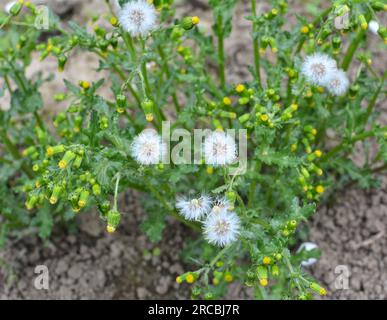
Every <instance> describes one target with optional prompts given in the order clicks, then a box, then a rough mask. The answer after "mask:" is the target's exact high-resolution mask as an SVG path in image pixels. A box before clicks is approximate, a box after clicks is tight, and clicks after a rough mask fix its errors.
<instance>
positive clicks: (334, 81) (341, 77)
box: [325, 70, 349, 96]
mask: <svg viewBox="0 0 387 320" xmlns="http://www.w3.org/2000/svg"><path fill="white" fill-rule="evenodd" d="M325 87H326V88H327V89H328V90H329V92H330V93H331V94H333V95H335V96H342V95H343V94H345V93H346V92H347V90H348V87H349V80H348V77H347V75H346V73H345V72H344V71H343V70H336V72H333V73H332V74H331V75H330V76H329V77H328V78H327V79H326V81H325Z"/></svg>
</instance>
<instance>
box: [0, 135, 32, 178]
mask: <svg viewBox="0 0 387 320" xmlns="http://www.w3.org/2000/svg"><path fill="white" fill-rule="evenodd" d="M0 137H1V139H2V140H3V143H4V145H5V147H6V148H7V150H8V152H9V153H10V154H11V155H12V157H13V158H14V159H15V160H21V159H22V157H21V155H20V153H19V151H18V150H17V148H16V146H15V145H14V144H13V142H12V141H11V139H10V138H9V137H8V136H7V134H6V133H5V132H4V131H3V130H0ZM21 168H22V170H23V171H24V173H25V174H26V175H27V176H28V177H29V178H30V179H32V178H33V177H34V173H33V172H32V170H31V168H30V167H28V166H27V165H26V164H25V163H22V165H21Z"/></svg>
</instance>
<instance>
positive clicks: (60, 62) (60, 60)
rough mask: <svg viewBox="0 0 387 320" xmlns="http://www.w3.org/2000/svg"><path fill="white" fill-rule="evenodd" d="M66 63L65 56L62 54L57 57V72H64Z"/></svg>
mask: <svg viewBox="0 0 387 320" xmlns="http://www.w3.org/2000/svg"><path fill="white" fill-rule="evenodd" d="M66 62H67V57H66V56H65V55H63V54H62V55H60V56H59V57H58V70H59V71H63V70H64V67H65V65H66Z"/></svg>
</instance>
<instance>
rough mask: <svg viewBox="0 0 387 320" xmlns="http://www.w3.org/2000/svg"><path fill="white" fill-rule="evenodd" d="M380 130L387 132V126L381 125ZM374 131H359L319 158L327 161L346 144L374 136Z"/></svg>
mask: <svg viewBox="0 0 387 320" xmlns="http://www.w3.org/2000/svg"><path fill="white" fill-rule="evenodd" d="M380 131H381V132H387V127H383V128H381V129H380ZM375 135H376V133H375V131H374V130H371V131H365V132H363V133H359V134H358V135H356V136H354V137H353V138H352V139H351V140H350V141H343V142H341V143H340V144H338V145H337V146H336V147H334V148H332V149H331V150H330V151H329V152H328V153H327V154H326V155H325V156H323V157H322V158H321V161H327V160H329V159H330V158H332V157H333V156H334V155H336V154H337V153H339V152H341V151H342V150H343V149H345V148H346V146H347V145H352V144H354V143H355V142H358V141H361V140H365V139H367V138H370V137H373V136H375Z"/></svg>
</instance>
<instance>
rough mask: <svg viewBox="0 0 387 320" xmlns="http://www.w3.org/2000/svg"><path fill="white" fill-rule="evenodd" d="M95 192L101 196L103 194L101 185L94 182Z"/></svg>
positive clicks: (93, 188)
mask: <svg viewBox="0 0 387 320" xmlns="http://www.w3.org/2000/svg"><path fill="white" fill-rule="evenodd" d="M92 190H93V194H94V195H95V196H99V195H100V194H101V186H100V185H99V184H94V185H93V186H92Z"/></svg>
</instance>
